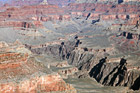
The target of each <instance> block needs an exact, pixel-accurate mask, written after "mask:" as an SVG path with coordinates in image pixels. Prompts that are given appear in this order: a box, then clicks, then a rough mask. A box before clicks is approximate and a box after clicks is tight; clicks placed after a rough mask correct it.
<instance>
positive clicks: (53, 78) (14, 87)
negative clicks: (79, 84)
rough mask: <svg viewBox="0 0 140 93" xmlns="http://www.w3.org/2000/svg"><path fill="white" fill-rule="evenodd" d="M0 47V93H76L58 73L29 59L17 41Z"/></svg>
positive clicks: (2, 44)
mask: <svg viewBox="0 0 140 93" xmlns="http://www.w3.org/2000/svg"><path fill="white" fill-rule="evenodd" d="M0 46H1V48H0V50H1V51H0V53H1V54H0V93H38V92H39V93H42V92H54V93H57V92H65V93H76V90H75V89H74V88H73V86H72V85H70V84H67V83H66V82H65V81H64V80H63V79H62V78H61V76H60V75H59V74H58V73H54V72H52V71H51V70H49V69H47V67H45V66H44V65H43V64H42V63H39V62H37V61H36V60H35V59H34V58H33V57H32V58H31V57H30V56H31V55H30V52H29V51H28V50H26V49H24V46H23V45H22V43H20V42H19V41H18V40H17V41H16V42H15V43H12V44H9V43H8V44H5V43H4V42H2V43H1V45H0Z"/></svg>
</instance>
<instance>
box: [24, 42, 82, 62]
mask: <svg viewBox="0 0 140 93" xmlns="http://www.w3.org/2000/svg"><path fill="white" fill-rule="evenodd" d="M79 44H80V40H75V41H68V42H62V43H61V45H58V44H55V45H52V46H42V47H41V48H34V49H32V46H30V45H25V47H26V48H28V49H30V50H31V52H32V53H35V54H48V55H52V56H54V57H58V58H59V59H62V60H65V59H68V58H69V56H70V53H71V51H73V50H74V49H75V47H77V46H78V45H79Z"/></svg>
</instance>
